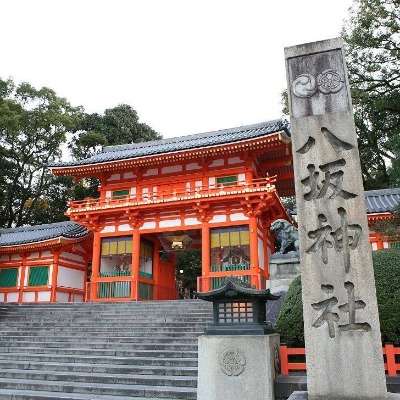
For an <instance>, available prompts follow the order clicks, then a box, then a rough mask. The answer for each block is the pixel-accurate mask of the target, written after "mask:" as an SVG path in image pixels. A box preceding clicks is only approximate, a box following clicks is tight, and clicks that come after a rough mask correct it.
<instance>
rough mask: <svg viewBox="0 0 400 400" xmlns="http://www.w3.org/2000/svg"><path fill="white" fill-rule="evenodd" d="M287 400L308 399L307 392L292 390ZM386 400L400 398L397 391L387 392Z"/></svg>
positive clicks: (397, 399) (398, 399)
mask: <svg viewBox="0 0 400 400" xmlns="http://www.w3.org/2000/svg"><path fill="white" fill-rule="evenodd" d="M288 400H308V393H307V392H293V393H292V395H291V396H290V397H289V398H288ZM387 400H400V394H399V393H388V394H387Z"/></svg>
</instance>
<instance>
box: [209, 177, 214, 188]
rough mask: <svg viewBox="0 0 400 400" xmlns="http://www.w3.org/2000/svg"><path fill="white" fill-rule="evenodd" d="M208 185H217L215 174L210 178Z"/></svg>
mask: <svg viewBox="0 0 400 400" xmlns="http://www.w3.org/2000/svg"><path fill="white" fill-rule="evenodd" d="M208 185H209V186H210V187H215V178H214V177H213V176H211V177H209V178H208Z"/></svg>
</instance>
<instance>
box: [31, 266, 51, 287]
mask: <svg viewBox="0 0 400 400" xmlns="http://www.w3.org/2000/svg"><path fill="white" fill-rule="evenodd" d="M48 281H49V267H48V266H42V267H30V268H29V280H28V286H43V285H47V284H48Z"/></svg>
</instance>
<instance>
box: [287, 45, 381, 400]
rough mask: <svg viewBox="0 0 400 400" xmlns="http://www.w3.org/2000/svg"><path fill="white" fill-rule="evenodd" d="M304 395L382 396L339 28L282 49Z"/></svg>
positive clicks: (358, 174) (378, 345)
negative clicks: (297, 236) (297, 258)
mask: <svg viewBox="0 0 400 400" xmlns="http://www.w3.org/2000/svg"><path fill="white" fill-rule="evenodd" d="M285 58H286V68H287V78H288V94H289V105H290V116H291V133H292V140H293V159H294V171H295V184H296V199H297V209H298V220H299V234H300V261H301V266H302V272H301V274H302V285H303V314H304V325H305V326H304V330H305V341H306V352H307V387H308V399H309V400H317V399H327V400H328V399H332V400H333V399H335V400H339V399H374V400H380V399H386V398H387V394H386V383H385V373H384V368H383V358H382V345H381V336H380V328H379V319H378V309H377V302H376V292H375V281H374V274H373V268H372V260H371V249H370V244H369V233H368V224H367V216H366V211H365V205H364V195H363V193H364V192H363V185H362V178H361V168H360V161H359V153H358V148H357V137H356V131H355V125H354V116H353V112H352V105H351V98H350V91H349V84H348V80H347V75H346V66H345V63H344V57H343V44H342V40H341V39H340V38H338V39H332V40H326V41H321V42H315V43H309V44H303V45H299V46H294V47H290V48H286V49H285Z"/></svg>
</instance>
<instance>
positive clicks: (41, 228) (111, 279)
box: [0, 120, 400, 303]
mask: <svg viewBox="0 0 400 400" xmlns="http://www.w3.org/2000/svg"><path fill="white" fill-rule="evenodd" d="M50 168H51V170H52V172H53V174H56V175H70V176H73V177H74V178H75V180H79V179H85V178H97V179H99V181H100V186H99V198H87V199H84V200H80V201H72V202H70V203H69V208H68V210H67V213H66V214H67V215H68V216H69V218H70V219H71V221H68V222H60V223H54V224H48V225H38V226H24V227H19V228H11V229H0V302H18V303H22V302H45V301H50V302H71V301H103V302H104V301H129V300H168V299H176V298H177V290H176V280H175V256H176V252H177V251H179V250H181V249H185V248H198V249H201V257H202V273H201V276H199V277H198V282H197V289H198V291H201V292H206V291H208V290H212V289H216V288H218V287H219V286H220V285H221V284H222V283H223V282H224V279H225V278H226V277H227V276H231V275H234V276H236V277H238V278H239V279H241V280H242V281H243V282H245V283H250V284H251V285H253V286H254V288H255V289H265V288H266V286H267V281H268V279H269V270H268V268H269V267H268V266H269V257H270V255H271V254H272V253H274V235H273V234H272V233H271V232H270V231H269V227H270V225H271V223H272V222H273V221H274V220H276V219H278V218H284V219H287V220H289V221H290V220H291V217H290V216H289V214H288V213H287V211H286V210H285V208H284V207H283V205H282V203H281V200H280V199H281V198H282V197H287V196H293V195H294V178H293V166H292V155H291V141H290V133H289V131H288V127H287V124H286V123H285V121H283V120H275V121H270V122H265V123H260V124H256V125H250V126H244V127H238V128H233V129H224V130H220V131H215V132H208V133H202V134H197V135H190V136H184V137H178V138H172V139H162V140H157V141H153V142H144V143H135V144H127V145H120V146H109V147H105V148H104V149H103V151H102V152H101V153H99V154H97V155H95V156H93V157H90V158H88V159H84V160H80V161H73V162H68V163H59V164H54V165H52V166H51V167H50ZM399 201H400V188H397V189H384V190H372V191H367V192H365V205H366V208H367V213H368V222H369V226H370V242H371V247H372V249H373V250H377V249H382V248H388V247H400V245H399V243H398V241H397V242H396V241H395V240H389V239H388V238H385V237H383V236H382V235H380V234H379V232H376V231H375V230H374V224H375V223H376V222H377V221H381V220H384V219H388V218H393V210H394V208H395V206H396V205H397V204H398V203H399Z"/></svg>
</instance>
